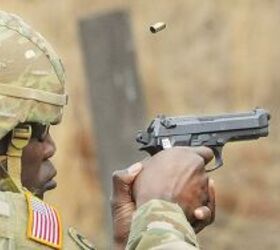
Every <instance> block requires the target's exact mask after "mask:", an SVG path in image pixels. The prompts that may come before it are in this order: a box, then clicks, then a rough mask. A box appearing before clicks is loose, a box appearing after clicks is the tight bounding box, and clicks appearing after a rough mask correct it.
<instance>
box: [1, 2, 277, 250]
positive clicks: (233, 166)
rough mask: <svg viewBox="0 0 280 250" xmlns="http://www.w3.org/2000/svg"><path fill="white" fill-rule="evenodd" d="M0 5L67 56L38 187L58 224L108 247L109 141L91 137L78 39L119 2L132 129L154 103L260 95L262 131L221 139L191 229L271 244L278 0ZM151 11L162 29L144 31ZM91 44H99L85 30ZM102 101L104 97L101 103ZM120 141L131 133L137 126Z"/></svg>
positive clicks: (234, 244) (238, 107)
mask: <svg viewBox="0 0 280 250" xmlns="http://www.w3.org/2000/svg"><path fill="white" fill-rule="evenodd" d="M0 6H1V9H2V10H5V11H9V12H13V13H16V14H18V15H20V16H22V17H23V18H24V19H25V20H26V22H28V23H30V24H31V25H32V26H33V27H34V28H35V29H37V30H38V31H40V32H41V33H42V34H43V35H44V36H45V37H46V38H47V39H48V40H49V41H50V43H51V44H52V45H53V46H54V48H55V49H56V50H57V52H58V53H59V55H60V56H61V57H62V59H63V61H64V64H65V68H66V71H67V83H68V86H67V90H68V93H69V95H70V103H69V105H68V107H67V108H66V109H65V116H64V120H63V123H62V124H61V125H60V126H57V127H54V128H53V129H52V133H53V136H54V137H55V138H56V143H57V148H58V150H57V154H56V156H55V158H54V162H55V164H56V166H57V169H58V176H57V181H58V188H57V190H56V191H52V192H50V193H49V194H48V195H47V200H48V201H49V202H50V203H52V204H55V205H56V206H57V207H58V208H59V209H60V211H61V212H62V216H63V218H64V221H65V224H69V225H75V227H76V228H78V229H79V230H80V231H81V232H82V233H84V234H85V235H86V236H87V237H88V238H90V239H91V240H93V241H94V242H95V243H96V245H97V246H99V248H100V249H106V248H107V244H106V242H108V231H107V229H106V227H105V226H104V225H105V224H106V222H104V221H106V213H108V211H107V210H106V209H105V206H104V204H106V201H108V192H109V191H108V189H106V188H104V186H106V183H107V182H108V179H106V177H104V175H108V171H109V170H110V169H109V170H108V171H107V173H106V172H105V173H104V168H106V166H104V165H103V164H104V159H103V161H102V159H101V158H102V157H105V156H106V150H107V147H105V148H103V149H100V147H101V146H102V143H101V141H100V136H98V135H97V132H96V131H100V124H101V123H100V121H98V122H97V123H95V121H96V120H97V119H98V105H97V104H96V102H92V100H90V99H91V97H92V95H91V94H90V93H89V92H91V91H94V90H95V89H94V87H92V86H90V85H91V84H93V85H94V84H96V83H91V79H90V77H91V74H89V73H88V72H89V71H90V69H91V68H90V66H89V65H86V63H87V62H88V60H89V58H87V55H89V54H90V53H88V51H87V49H89V50H90V48H89V47H88V46H85V42H83V41H86V39H87V37H89V38H88V39H92V38H90V37H91V34H87V32H86V29H83V28H81V27H85V26H84V25H87V24H88V23H91V24H92V25H95V24H96V23H97V22H95V23H94V22H93V21H94V20H95V17H102V16H105V17H106V15H107V13H114V11H118V12H119V11H123V12H124V13H128V14H129V18H127V19H126V23H129V25H130V31H131V32H130V34H127V35H128V39H130V40H129V41H130V43H129V46H130V47H129V48H130V51H132V52H133V53H132V54H129V57H130V59H131V58H132V57H133V60H132V62H133V63H132V64H131V65H130V66H131V67H132V68H133V70H134V71H135V72H134V73H133V74H134V76H135V75H137V77H136V78H135V81H137V85H136V83H134V82H133V83H131V84H132V85H133V86H136V87H137V88H136V90H137V93H139V96H140V97H141V98H140V99H139V100H138V101H139V105H141V107H140V110H138V111H137V112H140V113H141V115H140V118H139V117H138V118H137V119H138V120H139V121H140V122H139V124H137V123H136V124H133V126H135V128H134V127H133V130H134V129H135V133H136V129H141V128H143V127H142V126H143V125H145V124H146V125H147V123H148V121H150V120H151V119H152V118H153V117H155V116H156V114H158V113H164V114H168V115H187V114H188V115H190V114H197V115H198V114H212V113H213V114H215V113H224V112H236V111H239V112H240V111H248V110H251V109H253V108H254V107H256V106H261V107H264V108H265V109H267V110H269V111H270V113H271V114H272V125H271V129H270V136H269V138H266V139H261V140H259V141H253V142H245V143H236V144H230V145H227V146H226V147H225V151H224V162H225V166H224V167H223V168H222V169H220V170H219V171H217V172H214V173H212V174H211V176H212V177H213V179H214V180H215V183H216V187H217V215H216V222H215V223H214V224H213V225H212V226H211V227H209V228H207V230H205V231H203V232H202V233H201V234H200V236H199V238H200V242H201V246H202V249H217V250H231V249H249V248H250V247H251V248H252V247H253V248H254V249H256V250H258V249H279V245H280V238H279V232H280V224H279V219H280V214H279V211H280V195H279V190H280V181H279V180H280V176H279V173H280V170H279V160H280V154H279V148H278V147H279V145H278V144H279V139H280V133H279V130H278V129H277V128H278V123H279V122H280V119H279V118H280V113H279V109H278V106H279V101H280V100H279V99H280V71H279V64H280V35H279V33H278V29H279V23H280V15H279V13H280V0H265V1H264V0H246V1H244V0H227V1H224V0H208V1H206V0H176V1H167V0H158V1H148V0H146V1H143V0H133V1H131V0H122V1H121V0H115V1H109V0H79V1H77V0H59V1H57V0H48V1H45V0H1V4H0ZM92 18H93V19H92ZM98 20H99V19H98ZM158 21H164V22H166V23H167V29H166V30H164V31H162V32H160V33H158V34H156V35H153V34H151V33H150V32H149V25H150V24H151V23H154V22H158ZM86 23H87V24H86ZM89 25H90V24H89ZM97 25H98V24H97ZM121 29H122V28H121V27H120V32H125V30H124V31H123V30H122V31H121ZM106 30H107V29H105V32H107V33H108V30H107V31H106ZM109 30H110V28H109ZM114 30H115V32H116V33H118V30H116V29H114ZM101 31H102V29H99V30H98V32H99V34H101V35H102V32H101ZM109 33H110V32H109ZM101 35H100V36H101ZM113 36H114V37H116V35H113ZM98 37H99V36H98ZM98 37H96V38H98ZM113 41H114V40H113ZM87 44H90V43H87ZM92 44H93V46H98V44H95V43H94V38H93V40H92ZM96 50H98V49H96ZM102 51H106V48H103V50H102ZM99 56H100V58H102V54H101V55H99ZM120 57H121V55H120ZM90 60H92V61H93V64H94V59H90ZM129 62H130V61H129ZM134 63H135V65H134ZM95 64H98V61H95ZM128 64H129V63H128ZM124 65H125V63H124ZM126 66H127V65H126ZM127 67H129V65H128V66H127ZM94 73H95V68H92V75H94ZM103 73H104V72H103ZM108 74H110V72H108ZM97 90H98V88H96V91H97ZM111 94H112V93H111ZM96 95H97V96H98V95H99V96H100V98H102V96H101V94H100V93H97V94H95V96H96ZM112 98H114V97H112ZM136 99H137V98H136ZM123 105H124V106H125V105H128V104H125V103H124V104H123ZM128 106H129V105H128ZM138 108H139V107H138ZM111 109H112V105H109V104H108V105H107V106H106V107H105V110H107V111H106V112H108V114H110V112H111ZM102 111H103V112H104V110H102ZM130 112H131V111H130ZM142 116H143V117H145V118H144V119H141V117H142ZM109 117H110V116H109ZM108 122H109V123H110V122H113V121H108ZM127 143H128V144H129V145H130V144H131V145H135V142H134V138H131V141H128V142H127ZM133 147H134V146H133ZM108 150H109V152H112V151H110V150H114V147H113V148H110V149H108ZM99 152H100V154H99ZM110 154H111V153H108V157H109V158H110ZM127 154H130V153H127ZM98 155H101V156H102V157H99V158H98ZM116 155H117V154H116ZM127 157H128V159H129V160H128V162H127V164H129V163H132V162H131V155H130V156H127ZM129 157H130V158H129ZM137 157H138V156H137ZM137 157H136V158H137ZM105 158H106V157H105ZM123 158H125V156H123ZM135 160H136V159H135ZM124 161H125V160H124ZM102 162H103V163H102ZM122 162H123V161H120V162H116V168H117V167H119V166H118V165H119V164H120V163H122ZM123 167H125V166H123ZM110 168H111V166H110ZM102 169H103V171H102ZM104 178H105V179H106V181H105V182H104V180H103V179H104ZM104 183H105V185H104ZM106 211H107V212H106Z"/></svg>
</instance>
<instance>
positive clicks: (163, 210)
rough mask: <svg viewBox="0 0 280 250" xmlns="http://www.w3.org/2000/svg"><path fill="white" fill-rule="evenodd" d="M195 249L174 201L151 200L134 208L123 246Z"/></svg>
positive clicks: (140, 249)
mask: <svg viewBox="0 0 280 250" xmlns="http://www.w3.org/2000/svg"><path fill="white" fill-rule="evenodd" d="M132 249H136V250H144V249H145V250H147V249H153V250H163V249H180V250H199V246H198V242H197V239H196V235H195V233H194V231H193V228H192V227H191V225H190V223H189V222H188V221H187V219H186V217H185V215H184V212H183V210H182V209H181V208H180V207H179V206H178V205H177V204H174V203H170V202H166V201H162V200H151V201H149V202H147V203H146V204H144V205H143V206H141V207H140V208H139V209H137V211H136V212H135V214H134V216H133V221H132V225H131V231H130V234H129V239H128V243H127V246H126V250H132Z"/></svg>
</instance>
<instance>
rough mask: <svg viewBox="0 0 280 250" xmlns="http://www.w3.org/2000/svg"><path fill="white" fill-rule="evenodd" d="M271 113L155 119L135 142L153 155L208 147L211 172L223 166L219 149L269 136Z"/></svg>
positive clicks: (262, 110)
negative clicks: (180, 148)
mask: <svg viewBox="0 0 280 250" xmlns="http://www.w3.org/2000/svg"><path fill="white" fill-rule="evenodd" d="M269 120H270V114H269V113H268V112H266V111H265V110H264V109H262V108H256V109H254V110H253V111H251V112H246V113H228V114H222V115H212V116H201V117H199V116H198V117H196V116H177V117H166V116H164V115H159V116H157V117H156V118H155V119H154V120H153V121H152V122H151V123H150V125H149V126H148V128H147V130H146V131H143V132H142V131H139V132H138V134H137V138H136V141H137V142H138V143H139V144H140V145H141V146H140V148H139V150H144V151H146V152H148V153H149V154H150V155H154V154H156V153H158V152H159V151H161V150H164V149H168V148H172V147H175V146H191V147H196V146H207V147H210V148H211V149H212V150H213V152H214V156H215V166H214V167H212V168H210V169H207V172H210V171H213V170H215V169H217V168H219V167H221V166H222V165H223V159H222V150H223V147H224V145H225V144H226V143H228V142H234V141H245V140H255V139H258V138H260V137H266V136H268V126H269Z"/></svg>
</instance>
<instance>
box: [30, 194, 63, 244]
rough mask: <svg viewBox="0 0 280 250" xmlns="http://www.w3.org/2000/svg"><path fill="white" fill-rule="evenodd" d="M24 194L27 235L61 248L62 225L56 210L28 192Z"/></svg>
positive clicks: (42, 242) (37, 240)
mask: <svg viewBox="0 0 280 250" xmlns="http://www.w3.org/2000/svg"><path fill="white" fill-rule="evenodd" d="M25 196H26V200H27V206H28V213H29V216H28V227H27V237H28V238H29V239H31V240H34V241H36V242H39V243H41V244H44V245H47V246H49V247H52V248H54V249H61V247H62V226H61V220H60V216H59V213H58V211H57V210H56V209H55V208H53V207H51V206H50V205H48V204H46V203H45V202H43V201H42V200H40V199H38V198H37V197H35V196H33V195H32V194H31V193H29V192H26V193H25Z"/></svg>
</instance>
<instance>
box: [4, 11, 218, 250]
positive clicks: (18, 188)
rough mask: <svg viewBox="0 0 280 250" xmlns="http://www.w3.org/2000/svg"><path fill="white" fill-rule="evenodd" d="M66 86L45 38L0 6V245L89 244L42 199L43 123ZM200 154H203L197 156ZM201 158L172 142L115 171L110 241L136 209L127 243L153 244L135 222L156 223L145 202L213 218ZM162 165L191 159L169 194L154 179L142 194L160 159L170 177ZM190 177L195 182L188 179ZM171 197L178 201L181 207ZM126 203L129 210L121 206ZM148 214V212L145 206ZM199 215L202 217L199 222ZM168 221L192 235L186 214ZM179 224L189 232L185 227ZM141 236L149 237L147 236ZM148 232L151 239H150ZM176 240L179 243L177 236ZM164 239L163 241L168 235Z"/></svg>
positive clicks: (58, 113) (47, 181) (55, 115)
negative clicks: (167, 147) (167, 148)
mask: <svg viewBox="0 0 280 250" xmlns="http://www.w3.org/2000/svg"><path fill="white" fill-rule="evenodd" d="M64 85H65V79H64V68H63V65H62V63H61V60H60V59H59V57H58V56H57V54H56V53H55V52H54V50H53V49H52V47H51V46H50V45H49V44H48V42H47V41H46V40H45V39H44V38H43V37H42V36H41V35H40V34H39V33H37V32H35V31H34V30H32V29H31V28H30V27H29V26H28V25H27V24H26V23H24V22H23V21H22V19H20V18H19V17H17V16H15V15H11V14H7V13H5V12H2V11H0V249H5V250H14V249H69V250H71V249H95V248H94V246H93V245H92V244H91V243H90V242H89V241H88V240H86V239H85V238H84V237H83V236H81V235H80V234H79V233H78V232H77V231H76V230H75V229H74V228H68V229H66V230H65V229H64V227H63V225H62V222H61V219H60V216H59V212H58V211H57V210H56V209H55V208H53V207H52V206H50V205H49V204H47V203H45V202H43V200H42V199H43V196H44V193H45V192H46V191H48V190H50V189H53V188H55V186H56V183H55V181H54V180H53V177H54V176H55V175H56V170H55V168H54V166H53V165H52V164H51V162H50V161H49V159H50V158H51V157H52V156H53V155H54V153H55V144H54V141H53V140H52V138H51V136H50V134H49V128H50V125H56V124H58V123H59V122H60V121H61V118H62V109H63V106H64V105H65V104H66V103H67V95H66V94H65V89H64ZM204 150H205V149H204ZM179 151H180V152H179ZM207 154H209V152H208V153H207ZM207 154H206V155H207ZM168 155H169V156H168ZM172 155H173V157H171V156H172ZM198 155H202V157H200V158H197V157H198ZM166 157H167V158H166ZM203 158H204V159H207V157H206V156H205V154H203V153H201V152H200V151H195V150H189V151H188V150H187V149H184V150H183V151H182V150H181V149H172V150H170V151H166V152H162V153H161V154H158V156H156V157H152V158H151V159H149V160H148V161H145V162H143V163H141V164H140V163H139V164H140V167H139V164H137V165H136V167H135V166H133V167H132V168H130V170H127V171H123V172H122V174H120V173H117V174H115V177H114V196H113V215H114V228H115V231H114V234H115V239H118V240H120V239H122V242H121V244H119V243H120V242H119V241H115V242H116V244H118V245H119V246H121V247H122V248H124V246H125V244H126V243H125V242H126V240H125V239H126V238H127V234H128V232H129V227H130V221H131V216H132V213H133V212H134V210H135V209H136V208H137V210H136V214H135V217H134V219H133V224H132V231H131V237H130V239H129V243H128V246H127V248H128V249H134V248H136V246H137V244H138V243H139V242H146V241H148V242H150V243H149V244H150V245H149V246H152V245H151V242H153V244H154V246H155V245H156V244H162V242H163V241H162V240H158V239H156V240H155V238H154V230H148V231H147V232H146V234H144V235H143V234H142V232H144V231H145V230H146V227H145V226H144V224H141V225H140V224H138V223H139V221H140V223H142V222H145V223H146V222H147V223H148V224H147V225H148V226H149V225H150V224H151V223H152V224H153V222H154V221H153V220H149V219H147V215H148V214H149V212H147V208H148V210H149V208H151V209H152V210H153V208H156V207H159V206H164V210H165V211H166V215H168V214H171V212H172V209H176V212H175V213H176V216H175V217H177V216H178V218H183V217H184V218H185V215H186V216H187V218H188V220H190V222H191V223H192V226H193V227H194V228H197V229H199V228H200V229H201V228H203V227H204V226H206V225H207V224H208V223H209V221H210V220H209V218H212V217H213V211H214V209H213V207H211V206H210V205H208V204H207V202H209V200H210V199H208V198H209V197H208V196H209V191H208V190H207V188H205V187H206V186H205V183H206V182H207V178H206V177H205V173H204V172H203V170H202V169H203V166H204V162H202V161H201V159H203ZM179 159H181V161H179ZM183 162H184V163H183ZM205 162H206V163H207V160H205ZM186 163H188V164H186ZM166 164H167V165H169V166H173V167H176V168H178V166H179V165H180V166H181V168H178V169H181V171H183V169H185V170H187V169H188V168H189V167H190V166H193V167H191V168H190V170H188V171H186V173H189V174H190V176H191V177H190V176H189V175H188V174H187V175H185V176H184V175H182V179H180V181H181V182H182V183H184V181H186V182H187V183H189V184H190V185H182V187H180V188H178V189H177V191H176V194H177V196H176V195H171V196H168V195H166V194H172V193H173V191H174V190H172V189H170V187H165V186H164V185H162V183H159V185H156V186H157V187H159V188H158V189H154V190H157V191H156V192H154V193H153V192H152V193H151V196H147V195H145V194H144V192H143V188H144V187H145V186H146V187H148V188H150V187H149V185H152V183H149V185H147V182H149V178H147V175H149V171H155V170H158V169H159V167H161V166H162V167H163V170H162V171H160V174H159V176H161V178H162V179H165V178H166V180H165V181H166V183H168V182H169V181H171V183H174V181H176V178H173V177H174V176H173V177H172V176H171V175H170V173H171V172H172V171H173V172H174V170H171V168H170V167H166V168H165V167H164V165H166ZM137 166H138V167H137ZM146 166H147V167H146ZM142 168H143V169H144V170H143V171H141V170H142ZM164 169H165V170H164ZM139 172H141V175H142V177H141V176H140V177H141V178H139V181H137V182H136V183H135V186H134V191H135V202H134V200H133V199H132V195H131V192H132V184H133V182H134V179H135V177H136V175H137V174H139ZM124 173H125V174H124ZM145 176H146V177H145ZM170 176H171V178H170ZM199 176H200V177H199ZM194 177H197V178H194ZM198 177H199V178H198ZM178 180H179V179H178ZM192 180H197V181H196V182H194V183H192ZM161 181H162V180H161ZM172 181H173V182H172ZM145 182H146V183H145ZM201 185H202V186H203V185H204V186H203V187H204V188H202V189H201V192H198V193H199V194H197V192H196V193H194V194H190V193H189V194H190V197H191V198H189V199H186V203H185V202H183V200H184V199H183V198H184V196H183V195H182V196H181V198H180V194H182V192H186V191H187V193H188V192H192V190H194V189H193V188H194V187H196V188H201V187H202V186H201ZM186 187H187V188H186ZM188 187H191V188H188ZM178 195H179V196H178ZM167 196H168V197H167ZM210 196H211V195H210ZM128 197H129V198H128ZM153 199H157V200H153ZM174 203H178V204H179V205H180V206H181V207H182V208H183V210H184V211H183V210H181V208H179V207H178V206H177V205H175V204H174ZM187 204H188V206H187ZM204 205H206V206H204ZM128 207H129V208H130V209H128V210H127V208H128ZM131 208H133V209H131ZM124 211H125V212H124ZM197 211H200V212H197ZM184 213H185V215H184ZM153 214H154V211H152V213H150V215H153ZM180 216H181V217H180ZM152 217H153V216H152ZM175 217H174V218H175ZM141 218H142V219H141ZM166 218H167V219H168V217H166ZM198 218H200V219H201V220H200V221H198V220H197V219H198ZM168 221H169V225H175V228H176V230H178V232H179V231H180V230H181V229H182V230H183V232H184V233H185V236H186V239H190V237H189V236H191V237H193V231H192V228H191V227H190V224H189V222H188V221H187V220H184V221H181V223H182V225H181V226H182V227H179V228H178V227H177V226H178V225H177V224H178V223H177V222H176V221H170V220H168ZM143 226H144V227H143ZM184 228H187V229H188V230H190V231H188V232H191V233H190V234H186V231H184ZM176 230H173V231H172V232H173V233H174V232H175V231H176ZM122 232H125V233H122ZM167 233H168V234H169V235H171V234H170V232H167ZM120 235H121V236H120ZM149 235H150V236H149ZM142 236H144V237H142ZM146 236H148V237H150V238H148V240H147V237H146ZM151 238H152V239H154V240H152V241H151ZM164 238H165V235H164V237H162V239H164ZM135 239H137V242H135ZM180 240H181V241H183V242H185V239H183V238H181V239H180ZM178 241H179V239H178ZM164 242H165V243H167V240H164ZM183 242H181V243H183ZM177 243H178V242H177ZM141 244H142V243H141ZM142 245H143V244H142ZM115 246H117V245H115ZM139 249H147V248H145V247H144V248H143V247H142V248H141V247H140V248H139ZM165 249H166V248H165Z"/></svg>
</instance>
